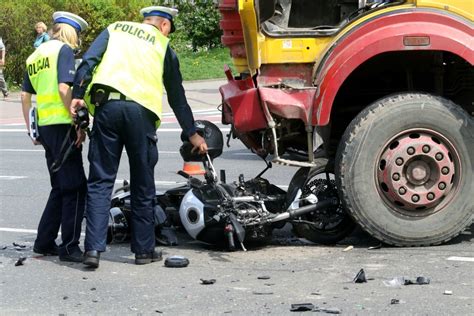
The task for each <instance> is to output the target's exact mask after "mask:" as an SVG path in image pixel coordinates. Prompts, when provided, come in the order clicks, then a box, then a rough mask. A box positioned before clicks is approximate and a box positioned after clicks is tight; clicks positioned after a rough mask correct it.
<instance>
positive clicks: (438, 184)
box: [335, 93, 474, 246]
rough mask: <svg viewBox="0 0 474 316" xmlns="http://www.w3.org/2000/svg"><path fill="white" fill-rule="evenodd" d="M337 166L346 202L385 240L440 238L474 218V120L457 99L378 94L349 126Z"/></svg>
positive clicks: (433, 241)
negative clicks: (455, 100)
mask: <svg viewBox="0 0 474 316" xmlns="http://www.w3.org/2000/svg"><path fill="white" fill-rule="evenodd" d="M335 168H336V181H337V186H338V190H339V196H340V197H341V200H342V202H343V205H344V206H345V208H346V209H347V210H348V211H349V212H350V214H351V216H352V217H353V218H354V220H355V221H356V222H357V223H358V224H359V225H360V226H361V227H362V228H363V229H364V230H365V231H367V232H368V233H369V234H371V235H372V236H374V237H375V238H377V239H379V240H381V241H383V242H385V243H388V244H391V245H395V246H428V245H437V244H441V243H443V242H446V241H448V240H450V239H452V238H453V237H455V236H457V235H458V234H460V233H461V232H462V231H463V230H464V229H465V228H466V227H467V226H469V225H471V224H472V222H473V213H474V177H473V168H474V119H473V117H471V116H470V115H469V114H468V113H466V112H465V111H464V110H463V109H462V108H461V107H459V106H457V105H456V104H454V103H453V102H451V101H449V100H446V99H443V98H440V97H435V96H432V95H428V94H422V93H404V94H397V95H392V96H388V97H385V98H383V99H380V100H378V101H376V102H375V103H373V104H372V105H370V106H369V107H367V108H366V109H364V110H363V111H362V112H361V113H359V115H358V116H357V117H356V118H355V119H354V120H353V121H352V122H351V124H350V125H349V126H348V127H347V129H346V131H345V133H344V135H343V137H342V139H341V142H340V144H339V148H338V151H337V154H336V167H335Z"/></svg>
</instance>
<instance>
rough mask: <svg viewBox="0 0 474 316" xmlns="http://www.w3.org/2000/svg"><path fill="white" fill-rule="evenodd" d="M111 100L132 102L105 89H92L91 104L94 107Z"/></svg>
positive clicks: (115, 92) (120, 94)
mask: <svg viewBox="0 0 474 316" xmlns="http://www.w3.org/2000/svg"><path fill="white" fill-rule="evenodd" d="M111 100H121V101H133V100H132V99H131V98H129V97H127V96H126V95H124V94H122V93H120V92H118V91H113V90H112V91H111V90H110V89H108V88H105V87H94V88H93V90H92V91H91V102H92V103H93V104H95V105H96V106H100V105H103V104H105V103H106V102H108V101H111Z"/></svg>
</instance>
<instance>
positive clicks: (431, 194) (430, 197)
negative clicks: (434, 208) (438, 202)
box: [426, 192, 435, 201]
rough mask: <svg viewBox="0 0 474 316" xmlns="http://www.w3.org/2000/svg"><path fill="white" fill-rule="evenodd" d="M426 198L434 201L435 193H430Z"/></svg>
mask: <svg viewBox="0 0 474 316" xmlns="http://www.w3.org/2000/svg"><path fill="white" fill-rule="evenodd" d="M426 197H427V198H428V200H430V201H432V200H434V198H435V195H434V193H432V192H430V193H428V195H427V196H426Z"/></svg>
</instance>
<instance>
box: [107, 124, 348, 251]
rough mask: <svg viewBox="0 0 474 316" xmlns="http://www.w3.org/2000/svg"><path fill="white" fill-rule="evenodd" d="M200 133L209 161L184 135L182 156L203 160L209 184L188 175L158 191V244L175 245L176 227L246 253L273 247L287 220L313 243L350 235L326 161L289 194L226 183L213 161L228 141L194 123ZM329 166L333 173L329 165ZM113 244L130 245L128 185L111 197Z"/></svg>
mask: <svg viewBox="0 0 474 316" xmlns="http://www.w3.org/2000/svg"><path fill="white" fill-rule="evenodd" d="M195 124H196V128H197V130H198V133H200V134H201V135H202V136H203V137H204V138H205V139H206V142H207V144H208V154H207V155H205V156H202V155H198V154H197V153H194V152H192V145H191V144H190V143H189V142H187V141H186V137H183V136H182V140H183V146H181V148H180V154H181V156H182V157H183V159H184V161H194V162H196V161H199V162H202V164H203V166H204V170H205V175H204V180H200V179H198V178H196V177H192V176H190V175H188V174H186V173H185V172H183V171H179V172H178V173H179V174H180V175H182V176H183V177H185V178H186V179H187V183H186V184H185V185H182V186H180V187H177V188H173V189H170V190H167V191H166V192H164V193H157V195H156V198H155V209H154V212H155V225H156V229H155V236H156V239H157V242H159V243H160V244H166V245H174V244H177V238H176V235H175V233H174V227H175V226H182V227H183V228H184V229H185V230H186V232H187V233H188V234H189V235H190V236H191V237H192V238H194V239H196V240H199V241H202V242H205V243H208V244H212V245H216V246H219V247H223V248H227V249H229V250H234V249H236V248H238V247H240V248H241V249H243V250H245V249H246V248H245V246H244V242H245V243H252V242H255V241H268V240H269V239H270V238H271V235H272V231H273V229H275V228H282V227H283V226H284V225H285V224H286V223H287V222H289V223H291V224H292V225H293V231H294V233H295V234H296V235H297V236H299V237H303V238H306V239H308V240H310V241H312V242H315V243H320V244H332V243H335V242H337V241H339V240H341V239H343V238H344V237H346V236H347V235H348V234H349V233H350V232H351V231H352V229H353V228H354V223H353V222H352V220H351V219H350V217H349V216H348V214H347V213H346V212H345V210H344V209H343V207H342V205H341V203H340V201H339V198H338V195H337V189H336V187H335V183H334V179H333V177H332V176H331V175H332V172H331V170H330V165H331V164H328V163H327V161H326V160H325V159H321V161H320V162H319V163H318V164H316V165H315V166H314V167H312V168H302V169H300V170H299V171H298V172H297V173H296V174H295V175H294V177H293V178H292V179H291V181H290V184H289V187H288V191H284V190H283V189H281V188H279V187H278V186H276V185H274V184H271V183H270V182H269V181H268V180H267V179H265V178H263V177H262V175H263V173H264V172H265V171H267V170H268V169H269V168H271V163H270V162H266V168H265V169H264V170H263V171H262V172H261V173H260V174H258V175H257V176H256V177H254V178H252V179H250V180H245V179H244V176H243V175H240V176H239V179H238V181H234V182H232V183H227V182H226V176H225V171H224V170H221V171H220V180H218V177H217V173H216V171H215V169H214V166H213V159H215V158H217V157H219V156H220V155H221V154H222V148H223V137H222V133H221V131H220V130H219V128H218V127H217V126H216V125H214V124H212V123H211V122H208V121H196V123H195ZM328 166H329V167H328ZM111 206H112V208H111V210H110V222H109V233H108V241H109V242H123V241H126V240H127V238H128V235H129V227H128V218H129V216H130V213H131V212H130V210H131V205H130V192H129V191H128V184H125V185H124V187H123V188H121V189H119V190H118V191H116V194H115V195H114V196H113V197H112V203H111Z"/></svg>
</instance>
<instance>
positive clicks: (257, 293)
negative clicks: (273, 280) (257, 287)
mask: <svg viewBox="0 0 474 316" xmlns="http://www.w3.org/2000/svg"><path fill="white" fill-rule="evenodd" d="M252 294H254V295H273V292H258V291H253V292H252Z"/></svg>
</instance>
